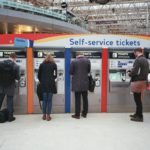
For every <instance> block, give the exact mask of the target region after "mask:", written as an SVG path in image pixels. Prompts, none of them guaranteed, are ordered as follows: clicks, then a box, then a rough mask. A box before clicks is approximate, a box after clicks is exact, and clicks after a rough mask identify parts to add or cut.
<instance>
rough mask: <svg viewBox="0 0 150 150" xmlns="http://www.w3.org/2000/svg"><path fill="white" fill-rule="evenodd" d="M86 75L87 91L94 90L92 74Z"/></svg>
mask: <svg viewBox="0 0 150 150" xmlns="http://www.w3.org/2000/svg"><path fill="white" fill-rule="evenodd" d="M88 77H89V91H90V92H94V89H95V80H94V79H93V77H92V74H90V75H89V76H88Z"/></svg>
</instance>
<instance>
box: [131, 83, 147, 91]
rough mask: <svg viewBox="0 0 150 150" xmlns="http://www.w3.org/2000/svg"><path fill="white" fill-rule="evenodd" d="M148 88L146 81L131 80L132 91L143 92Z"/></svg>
mask: <svg viewBox="0 0 150 150" xmlns="http://www.w3.org/2000/svg"><path fill="white" fill-rule="evenodd" d="M145 89H146V81H134V82H131V91H132V92H135V93H141V92H143V91H144V90H145Z"/></svg>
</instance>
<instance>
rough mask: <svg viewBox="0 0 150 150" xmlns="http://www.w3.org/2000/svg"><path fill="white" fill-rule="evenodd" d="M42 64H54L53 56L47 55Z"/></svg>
mask: <svg viewBox="0 0 150 150" xmlns="http://www.w3.org/2000/svg"><path fill="white" fill-rule="evenodd" d="M43 62H54V63H55V61H54V58H53V56H52V55H51V54H48V55H47V56H46V57H45V59H44V61H43Z"/></svg>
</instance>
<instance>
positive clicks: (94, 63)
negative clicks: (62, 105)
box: [71, 48, 101, 112]
mask: <svg viewBox="0 0 150 150" xmlns="http://www.w3.org/2000/svg"><path fill="white" fill-rule="evenodd" d="M71 51H72V60H73V59H75V58H76V54H77V52H82V54H83V55H84V56H85V57H87V58H88V59H89V60H90V62H91V74H92V76H93V79H94V80H95V83H96V86H95V90H94V92H88V103H89V107H88V109H89V110H88V112H101V49H83V48H82V49H72V50H71ZM81 103H82V101H81ZM74 111H75V95H74V92H71V112H74ZM81 111H82V107H81Z"/></svg>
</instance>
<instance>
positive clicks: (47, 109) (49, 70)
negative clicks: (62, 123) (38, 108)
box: [38, 54, 57, 121]
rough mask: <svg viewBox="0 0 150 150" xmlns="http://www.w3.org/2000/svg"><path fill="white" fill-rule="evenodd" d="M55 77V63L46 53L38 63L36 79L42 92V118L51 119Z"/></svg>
mask: <svg viewBox="0 0 150 150" xmlns="http://www.w3.org/2000/svg"><path fill="white" fill-rule="evenodd" d="M56 78H57V65H56V63H55V61H54V59H53V57H52V56H51V55H50V54H48V55H47V56H46V58H45V59H44V61H43V63H41V64H40V67H39V72H38V79H39V81H40V83H41V86H42V93H43V117H42V119H43V120H47V121H50V120H51V116H50V114H51V109H52V96H53V94H54V93H56V91H57V90H56V84H55V79H56Z"/></svg>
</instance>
